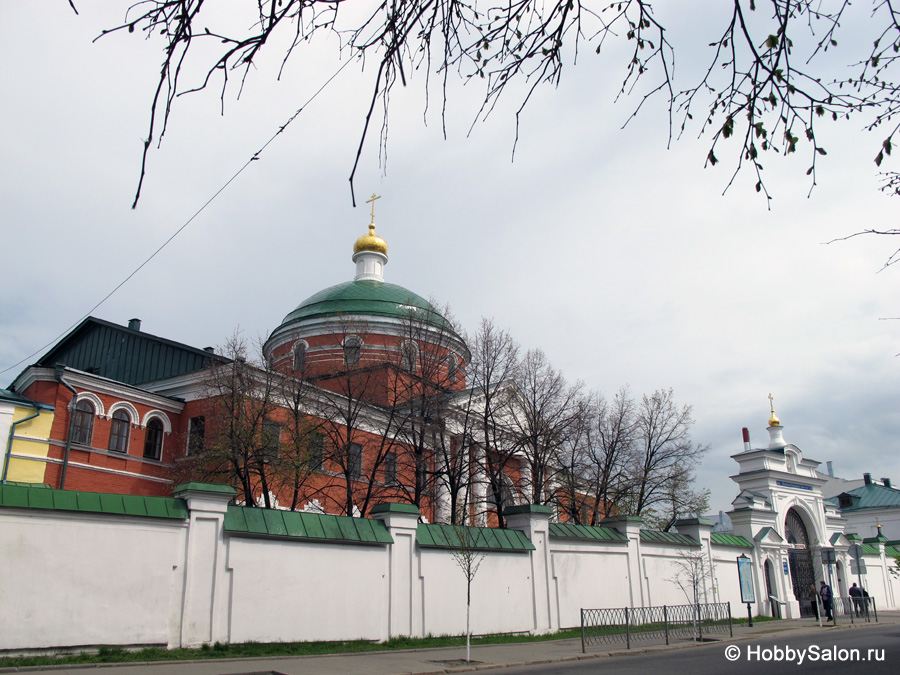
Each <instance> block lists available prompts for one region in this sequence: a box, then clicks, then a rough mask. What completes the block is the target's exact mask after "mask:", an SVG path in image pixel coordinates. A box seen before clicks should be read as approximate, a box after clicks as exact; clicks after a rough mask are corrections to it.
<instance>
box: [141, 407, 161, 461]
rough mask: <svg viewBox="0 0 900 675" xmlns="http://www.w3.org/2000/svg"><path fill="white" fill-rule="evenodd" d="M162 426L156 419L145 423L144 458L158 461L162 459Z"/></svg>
mask: <svg viewBox="0 0 900 675" xmlns="http://www.w3.org/2000/svg"><path fill="white" fill-rule="evenodd" d="M162 443H163V425H162V422H160V421H159V420H158V419H157V418H156V417H154V418H152V419H151V420H150V421H149V422H147V431H146V433H145V434H144V457H145V458H146V459H160V458H161V457H162Z"/></svg>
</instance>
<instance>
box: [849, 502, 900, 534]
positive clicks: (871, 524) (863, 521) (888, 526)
mask: <svg viewBox="0 0 900 675" xmlns="http://www.w3.org/2000/svg"><path fill="white" fill-rule="evenodd" d="M873 511H875V509H873ZM841 515H843V516H844V518H845V519H846V520H847V526H846V527H845V528H844V531H845V532H848V533H856V534H858V535H859V536H860V537H862V538H863V539H866V538H868V537H875V536H878V525H881V526H882V527H881V533H882V534H883V535H884V536H885V537H887V539H888V540H890V541H893V540H895V539H900V509H878V510H877V513H876V514H874V515H877V522H876V518H875V517H873V513H872V512H859V511H848V512H844V513H842V514H841Z"/></svg>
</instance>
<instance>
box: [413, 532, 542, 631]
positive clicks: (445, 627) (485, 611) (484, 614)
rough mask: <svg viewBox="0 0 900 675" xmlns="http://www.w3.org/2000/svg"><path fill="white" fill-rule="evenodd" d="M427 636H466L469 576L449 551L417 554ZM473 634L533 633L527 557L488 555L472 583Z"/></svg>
mask: <svg viewBox="0 0 900 675" xmlns="http://www.w3.org/2000/svg"><path fill="white" fill-rule="evenodd" d="M418 558H419V559H418V562H419V570H418V577H419V581H420V583H421V588H422V594H423V595H422V597H423V603H422V613H423V626H424V627H425V632H426V633H430V634H432V635H462V634H463V633H465V630H466V577H465V575H464V574H463V572H462V570H461V569H460V568H459V566H458V565H457V564H456V561H454V560H453V556H452V555H451V554H450V552H449V551H445V550H442V549H419V555H418ZM471 621H472V633H473V634H476V635H478V634H483V633H512V632H519V631H531V630H534V605H533V600H532V579H531V563H530V557H529V554H528V553H488V554H487V555H486V556H485V558H484V559H483V560H482V562H481V566H480V567H479V569H478V573H477V574H476V575H475V578H474V579H473V581H472V616H471Z"/></svg>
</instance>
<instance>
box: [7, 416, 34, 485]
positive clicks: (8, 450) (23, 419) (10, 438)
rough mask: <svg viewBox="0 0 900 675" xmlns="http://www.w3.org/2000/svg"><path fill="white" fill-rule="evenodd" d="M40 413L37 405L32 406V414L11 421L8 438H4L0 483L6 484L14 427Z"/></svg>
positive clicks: (14, 432)
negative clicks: (4, 449)
mask: <svg viewBox="0 0 900 675" xmlns="http://www.w3.org/2000/svg"><path fill="white" fill-rule="evenodd" d="M40 414H41V409H40V408H38V407H37V406H34V415H29V416H28V417H23V418H22V419H20V420H18V421H16V422H13V423H12V424H10V425H9V438H8V439H7V440H6V456H5V459H4V461H3V480H2V481H0V484H2V485H6V476H7V474H8V473H9V460H10V459H11V458H12V442H13V437H14V436H15V434H16V427H17V426H18V425H20V424H22V423H23V422H27V421H28V420H33V419H34V418H35V417H37V416H38V415H40Z"/></svg>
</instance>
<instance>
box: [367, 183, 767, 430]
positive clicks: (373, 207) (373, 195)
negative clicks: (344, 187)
mask: <svg viewBox="0 0 900 675" xmlns="http://www.w3.org/2000/svg"><path fill="white" fill-rule="evenodd" d="M373 196H374V195H373ZM373 208H374V207H373ZM769 408H771V410H772V414H773V415H774V414H775V397H774V396H772V394H769Z"/></svg>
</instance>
